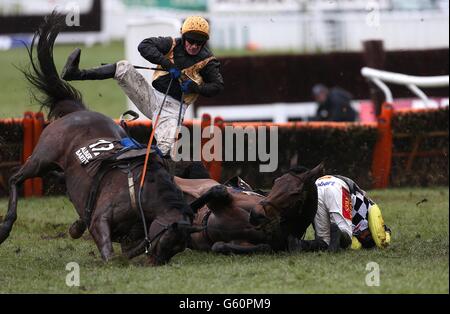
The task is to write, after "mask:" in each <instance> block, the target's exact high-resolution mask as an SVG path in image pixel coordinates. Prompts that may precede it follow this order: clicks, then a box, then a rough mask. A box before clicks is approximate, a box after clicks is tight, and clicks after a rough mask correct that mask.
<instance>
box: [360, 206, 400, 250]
mask: <svg viewBox="0 0 450 314" xmlns="http://www.w3.org/2000/svg"><path fill="white" fill-rule="evenodd" d="M368 220H369V231H370V237H371V238H372V239H373V242H375V245H376V246H377V247H378V248H380V249H382V248H385V247H387V246H389V244H390V243H391V230H390V229H389V228H388V227H387V226H386V225H385V224H384V219H383V216H382V215H381V209H380V207H378V205H377V204H373V205H372V206H371V207H370V209H369V217H368ZM351 248H352V249H354V250H359V249H361V248H362V244H361V242H360V241H359V240H358V238H357V237H355V236H353V237H352V246H351Z"/></svg>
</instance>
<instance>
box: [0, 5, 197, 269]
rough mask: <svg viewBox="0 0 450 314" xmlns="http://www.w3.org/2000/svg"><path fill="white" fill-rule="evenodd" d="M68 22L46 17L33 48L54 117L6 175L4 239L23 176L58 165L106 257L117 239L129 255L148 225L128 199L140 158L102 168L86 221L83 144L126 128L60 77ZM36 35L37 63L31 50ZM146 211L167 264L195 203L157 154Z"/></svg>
mask: <svg viewBox="0 0 450 314" xmlns="http://www.w3.org/2000/svg"><path fill="white" fill-rule="evenodd" d="M64 21H65V17H64V16H62V15H58V14H56V13H52V14H51V15H50V16H47V17H46V19H45V21H44V23H43V24H42V25H41V26H40V28H39V30H38V31H37V32H36V34H35V36H34V39H33V44H32V45H31V48H30V49H29V51H28V52H29V56H30V61H31V71H30V72H24V73H25V75H26V78H27V79H28V81H29V82H30V83H31V84H32V85H33V86H34V87H35V88H36V89H37V90H38V91H39V92H41V93H42V94H43V96H44V97H43V98H41V99H40V100H39V101H40V103H41V104H42V106H43V107H45V108H48V109H49V113H48V117H49V119H50V120H52V122H51V123H50V124H49V125H48V126H47V127H46V128H45V129H44V131H43V132H42V135H41V137H40V139H39V142H38V144H37V146H36V148H35V149H34V151H33V154H32V155H31V156H30V158H29V159H28V160H26V162H25V164H24V165H23V166H22V167H21V168H20V170H19V171H18V172H17V173H16V174H14V175H13V176H12V177H11V179H10V181H9V187H10V192H9V193H10V195H9V204H8V212H7V214H6V216H5V218H4V221H3V222H2V224H1V225H0V244H1V243H2V242H3V241H5V240H6V238H8V236H9V234H10V232H11V229H12V226H13V224H14V222H15V220H16V218H17V188H18V186H19V185H20V184H21V183H23V182H24V180H25V179H28V178H33V177H38V176H42V175H44V174H46V173H47V172H49V171H52V170H58V171H63V172H64V175H65V180H66V186H67V192H68V195H69V198H70V200H71V201H72V203H73V204H74V207H75V209H76V211H77V212H78V214H79V215H80V217H81V219H83V220H85V221H90V224H88V226H89V231H90V233H91V235H92V237H93V238H94V241H95V243H96V245H97V247H98V249H99V251H100V253H101V256H102V258H103V259H104V260H105V261H107V260H109V259H111V258H112V257H113V247H112V242H113V241H114V242H120V243H121V244H122V253H123V254H125V255H126V256H127V257H130V258H131V257H134V256H136V255H138V254H141V253H143V250H144V245H143V240H144V228H143V222H142V220H141V216H140V215H139V211H138V210H137V209H136V208H135V206H133V205H135V202H132V200H131V199H132V197H131V195H132V194H134V193H132V192H136V190H137V189H136V188H134V187H132V190H133V191H132V192H131V193H130V185H129V184H128V183H127V182H128V181H129V178H130V176H131V178H134V179H133V180H134V181H136V182H138V179H139V176H140V174H141V171H142V163H141V165H139V166H136V167H127V168H126V169H120V168H114V169H111V170H110V171H108V172H106V173H105V175H104V177H103V179H102V180H101V182H100V184H99V186H98V193H97V194H96V198H95V201H94V203H93V212H92V215H91V217H92V218H91V219H89V220H87V218H88V217H86V216H87V212H86V210H85V206H86V203H87V200H88V198H89V194H90V192H91V186H92V185H93V184H94V182H93V177H92V176H90V175H88V174H87V172H86V169H85V167H83V166H82V165H81V164H80V160H79V158H77V155H76V152H77V151H78V150H79V149H80V147H83V146H85V145H86V143H92V142H95V141H100V140H102V139H103V140H105V139H107V140H108V141H109V142H110V143H111V142H117V141H120V139H121V138H123V137H126V134H125V132H124V130H123V129H122V128H121V127H120V126H118V125H116V124H115V123H114V121H113V120H112V119H110V118H108V117H106V116H104V115H102V114H100V113H96V112H92V111H89V110H87V109H86V107H85V105H84V104H83V102H82V98H81V94H80V93H79V92H78V91H77V90H76V89H74V88H73V87H72V86H71V85H69V84H67V83H66V82H64V81H62V80H61V79H60V78H59V76H58V74H57V71H56V68H55V65H54V61H53V44H54V42H55V39H56V37H57V35H58V33H59V31H61V30H62V29H63V28H64V26H65V23H64ZM37 38H39V40H38V43H37V62H36V61H35V58H34V56H33V53H34V49H35V47H34V42H35V40H36V39H37ZM100 146H101V145H100ZM100 148H101V147H100ZM103 148H105V147H103ZM105 149H106V148H105ZM100 151H101V149H100ZM142 210H143V213H144V216H145V222H146V225H147V226H148V239H149V240H150V241H151V242H152V243H151V247H150V251H149V262H150V263H151V264H152V265H159V264H163V263H166V262H168V261H169V259H170V258H171V257H172V256H174V255H175V254H177V253H178V252H181V251H183V250H184V249H185V247H186V244H187V241H188V239H189V237H190V232H193V231H195V230H196V229H195V228H193V227H192V225H191V218H190V216H191V215H192V211H191V209H190V207H189V206H188V204H187V203H186V202H185V201H184V200H183V197H182V193H181V191H180V190H179V189H178V188H177V187H176V185H175V184H174V183H173V177H172V176H171V175H169V173H168V172H167V171H166V169H165V168H164V167H163V166H162V163H161V160H160V158H159V157H158V156H157V155H156V154H152V155H151V156H150V160H149V164H148V173H147V176H146V182H145V185H144V189H143V191H142Z"/></svg>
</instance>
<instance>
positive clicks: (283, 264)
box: [0, 187, 449, 293]
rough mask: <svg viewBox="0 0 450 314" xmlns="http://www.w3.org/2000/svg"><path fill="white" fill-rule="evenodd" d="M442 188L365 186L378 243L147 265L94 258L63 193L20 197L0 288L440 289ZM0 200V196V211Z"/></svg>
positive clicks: (444, 270) (444, 275)
mask: <svg viewBox="0 0 450 314" xmlns="http://www.w3.org/2000/svg"><path fill="white" fill-rule="evenodd" d="M448 192H449V190H448V187H442V188H424V189H418V188H414V189H392V190H377V191H371V192H370V195H371V196H372V198H373V199H374V200H375V201H376V202H377V203H378V204H379V205H380V207H381V209H382V211H383V215H384V218H385V221H386V223H387V224H388V225H389V226H390V227H391V228H392V230H393V236H392V245H391V246H390V247H389V248H388V249H386V250H360V251H350V250H349V251H345V252H341V253H339V254H330V253H303V254H302V253H297V254H287V253H283V254H262V255H253V256H219V255H215V254H212V253H201V252H195V251H190V250H186V251H185V252H183V253H181V254H179V255H177V256H175V257H174V258H173V259H172V261H171V262H170V263H169V264H168V265H166V266H162V267H157V268H152V267H147V266H145V258H144V257H138V258H136V259H134V260H132V261H127V260H124V259H121V258H118V259H116V260H113V261H112V262H110V263H108V264H104V263H103V262H102V261H101V259H100V256H99V253H98V251H97V248H96V246H95V244H94V243H93V241H91V240H86V239H80V240H72V239H70V237H68V235H67V229H68V226H69V224H70V223H71V222H72V221H73V220H74V219H75V218H76V213H75V211H74V209H73V207H72V205H71V203H70V202H69V201H68V200H67V198H65V197H51V198H50V197H49V198H40V199H21V200H20V202H19V209H18V220H17V222H16V224H15V226H14V228H13V231H12V233H11V236H10V238H9V239H7V240H6V241H5V242H4V243H3V244H2V245H1V246H0V261H1V262H0V263H1V267H0V293H11V292H19V293H22V292H44V293H449V268H448V267H449V263H448V261H449V257H448V247H449V229H448V227H449V226H448V222H449V220H448V218H449V217H448V214H449V209H448V203H449V202H448V199H449V195H448V194H449V193H448ZM425 199H426V201H423V202H422V203H420V204H418V205H416V204H417V203H418V202H419V201H422V200H425ZM6 207H7V200H6V199H0V208H1V210H0V215H4V214H5V209H6ZM308 237H311V230H309V234H308ZM119 251H120V250H119V249H118V247H116V252H119ZM69 262H77V263H78V264H79V265H80V278H81V282H80V286H79V287H68V286H66V284H65V280H66V276H67V274H68V273H69V272H68V271H67V270H66V269H65V267H66V264H67V263H69ZM368 262H376V263H378V264H379V267H380V273H381V275H380V286H379V287H369V286H367V285H366V283H365V278H366V275H367V274H368V271H367V270H366V265H367V263H368Z"/></svg>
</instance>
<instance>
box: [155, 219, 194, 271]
mask: <svg viewBox="0 0 450 314" xmlns="http://www.w3.org/2000/svg"><path fill="white" fill-rule="evenodd" d="M201 230H202V229H201V228H199V227H195V226H192V225H191V220H190V219H181V220H179V221H176V222H172V223H170V222H169V223H167V222H165V221H160V220H159V219H155V220H154V221H153V223H152V224H151V226H150V232H149V240H150V241H151V247H150V253H151V254H150V257H149V261H150V264H151V265H153V266H159V265H163V264H166V263H167V262H169V260H170V259H171V258H172V257H173V256H175V255H176V254H178V253H180V252H183V251H184V250H185V249H186V247H187V244H188V241H189V239H190V234H191V233H193V232H198V231H201Z"/></svg>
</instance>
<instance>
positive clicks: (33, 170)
mask: <svg viewBox="0 0 450 314" xmlns="http://www.w3.org/2000/svg"><path fill="white" fill-rule="evenodd" d="M36 155H38V154H35V155H32V156H31V157H30V158H29V159H28V160H27V161H26V162H25V164H24V165H23V166H22V167H21V168H20V169H19V171H17V173H16V174H14V175H13V176H12V177H11V178H10V179H9V203H8V211H7V213H6V216H5V218H4V220H3V222H2V223H1V224H0V244H2V243H3V241H5V240H6V239H7V238H8V236H9V234H10V232H11V230H12V227H13V224H14V222H15V221H16V219H17V187H18V186H19V185H20V184H21V183H23V182H24V181H25V180H26V179H29V178H33V177H37V176H40V175H42V174H43V173H44V172H46V171H47V170H48V169H49V168H50V167H51V162H49V161H45V160H42V159H38V158H36V157H35V156H36Z"/></svg>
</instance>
